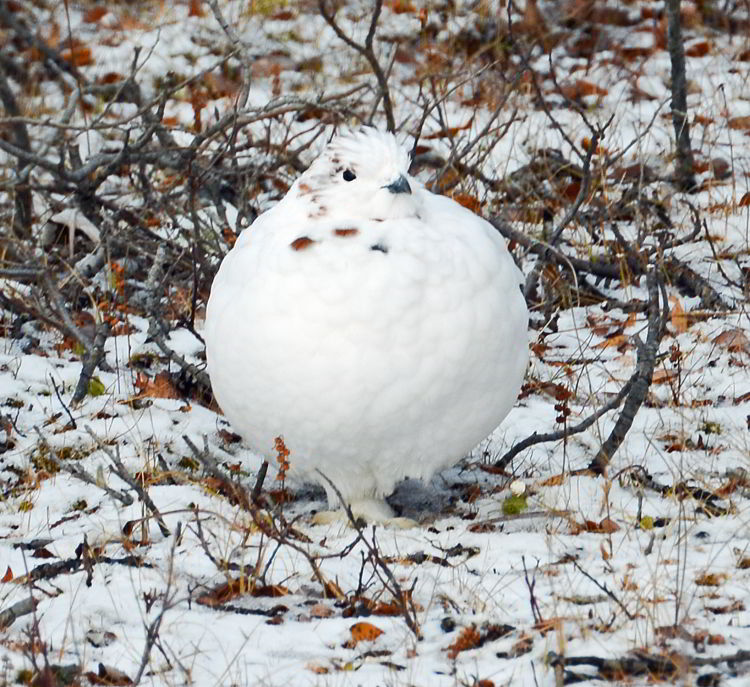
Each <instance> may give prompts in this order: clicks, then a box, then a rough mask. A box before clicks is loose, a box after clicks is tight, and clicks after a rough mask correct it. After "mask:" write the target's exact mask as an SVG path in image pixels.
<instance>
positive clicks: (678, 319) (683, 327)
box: [670, 298, 689, 334]
mask: <svg viewBox="0 0 750 687" xmlns="http://www.w3.org/2000/svg"><path fill="white" fill-rule="evenodd" d="M670 300H671V301H672V302H673V304H674V305H673V307H672V317H671V319H672V326H673V327H674V328H675V330H676V331H677V333H678V334H682V333H684V332H686V331H687V330H688V326H689V323H688V318H687V315H686V314H685V309H684V308H683V307H682V303H680V299H679V298H673V299H672V298H670Z"/></svg>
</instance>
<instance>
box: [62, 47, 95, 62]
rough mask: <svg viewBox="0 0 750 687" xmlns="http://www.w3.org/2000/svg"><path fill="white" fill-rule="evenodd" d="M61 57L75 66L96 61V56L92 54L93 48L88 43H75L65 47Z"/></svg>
mask: <svg viewBox="0 0 750 687" xmlns="http://www.w3.org/2000/svg"><path fill="white" fill-rule="evenodd" d="M60 57H62V58H63V59H65V60H67V61H68V62H70V63H71V64H72V65H74V66H75V67H85V66H86V65H89V64H93V62H94V58H93V57H92V56H91V48H89V47H88V46H87V45H74V46H73V47H72V48H65V49H64V50H61V51H60Z"/></svg>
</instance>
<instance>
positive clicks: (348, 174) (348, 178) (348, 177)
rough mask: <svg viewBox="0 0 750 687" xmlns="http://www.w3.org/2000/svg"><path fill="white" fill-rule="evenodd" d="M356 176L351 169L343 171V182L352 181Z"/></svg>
mask: <svg viewBox="0 0 750 687" xmlns="http://www.w3.org/2000/svg"><path fill="white" fill-rule="evenodd" d="M356 178H357V175H356V174H355V173H354V172H352V170H351V169H345V170H344V181H354V180H355V179H356Z"/></svg>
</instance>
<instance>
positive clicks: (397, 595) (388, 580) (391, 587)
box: [316, 470, 421, 639]
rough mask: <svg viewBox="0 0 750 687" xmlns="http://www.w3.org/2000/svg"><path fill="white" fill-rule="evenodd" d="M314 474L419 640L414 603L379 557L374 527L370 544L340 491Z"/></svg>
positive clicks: (320, 473)
mask: <svg viewBox="0 0 750 687" xmlns="http://www.w3.org/2000/svg"><path fill="white" fill-rule="evenodd" d="M316 472H317V473H318V474H319V475H320V477H321V478H322V479H323V480H325V482H326V483H327V484H328V485H329V486H330V487H331V489H333V491H334V492H335V494H336V496H338V498H339V502H340V503H341V507H342V508H343V509H344V512H345V513H346V517H347V518H348V520H349V523H350V524H351V526H352V527H353V528H354V529H355V530H356V531H357V540H358V541H361V542H362V543H363V544H364V545H365V548H366V549H367V551H368V553H369V557H370V559H371V560H372V561H373V564H374V568H375V571H376V572H378V571H379V572H380V573H382V576H381V575H380V574H378V577H380V580H381V582H383V584H384V585H385V587H386V589H388V591H389V592H390V594H391V596H392V597H393V599H394V600H395V602H396V603H397V604H398V606H399V607H400V609H401V616H402V617H403V619H404V621H405V622H406V625H407V627H408V628H409V629H410V630H411V631H412V633H413V634H414V636H415V637H416V638H417V639H419V638H420V636H421V634H420V629H419V622H418V620H417V614H416V608H415V607H414V602H413V601H412V598H411V594H410V593H409V592H407V591H405V590H404V589H403V588H402V587H401V585H400V584H399V582H398V580H397V579H396V576H395V575H394V574H393V572H392V571H391V569H390V567H389V566H388V564H387V563H386V561H385V560H384V559H383V557H382V556H381V555H380V551H379V550H378V545H377V540H376V539H375V526H373V528H372V542H370V541H368V539H367V538H366V537H365V535H364V528H363V527H362V524H361V521H360V520H358V519H357V518H355V517H354V513H353V512H352V509H351V506H350V505H349V504H348V503H347V502H346V499H344V497H343V495H342V493H341V491H339V488H338V487H337V486H336V485H335V484H334V483H333V482H332V481H331V480H330V479H329V478H328V477H327V476H326V475H325V474H324V473H323V472H321V471H320V470H316ZM383 577H385V579H383Z"/></svg>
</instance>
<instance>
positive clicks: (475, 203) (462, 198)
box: [451, 193, 482, 214]
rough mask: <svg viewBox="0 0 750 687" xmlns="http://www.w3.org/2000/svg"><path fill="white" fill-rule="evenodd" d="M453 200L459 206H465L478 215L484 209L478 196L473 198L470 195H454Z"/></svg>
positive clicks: (452, 195)
mask: <svg viewBox="0 0 750 687" xmlns="http://www.w3.org/2000/svg"><path fill="white" fill-rule="evenodd" d="M451 198H453V200H455V201H456V202H457V203H458V204H459V205H463V206H464V207H465V208H467V209H469V210H471V211H472V212H473V213H474V214H478V213H479V211H480V210H481V209H482V204H481V203H480V202H479V199H478V198H477V197H476V196H472V195H471V194H469V193H453V194H451Z"/></svg>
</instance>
